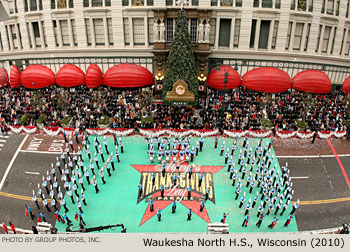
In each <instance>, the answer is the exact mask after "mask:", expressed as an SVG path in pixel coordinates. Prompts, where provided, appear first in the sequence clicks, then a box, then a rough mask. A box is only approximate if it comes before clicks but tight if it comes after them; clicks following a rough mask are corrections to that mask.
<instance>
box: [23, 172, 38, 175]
mask: <svg viewBox="0 0 350 252" xmlns="http://www.w3.org/2000/svg"><path fill="white" fill-rule="evenodd" d="M24 173H27V174H34V175H40V173H39V172H29V171H26V172H24Z"/></svg>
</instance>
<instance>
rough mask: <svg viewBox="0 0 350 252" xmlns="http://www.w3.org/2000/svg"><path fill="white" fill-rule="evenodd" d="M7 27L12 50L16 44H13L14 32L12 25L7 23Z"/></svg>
mask: <svg viewBox="0 0 350 252" xmlns="http://www.w3.org/2000/svg"><path fill="white" fill-rule="evenodd" d="M6 27H7V36H8V38H9V41H10V46H9V48H10V50H11V51H12V50H13V49H14V46H13V38H12V32H11V28H10V25H6Z"/></svg>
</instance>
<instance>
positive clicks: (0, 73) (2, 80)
mask: <svg viewBox="0 0 350 252" xmlns="http://www.w3.org/2000/svg"><path fill="white" fill-rule="evenodd" d="M8 78H9V76H8V74H7V72H6V70H5V69H3V68H2V67H0V87H4V86H6V84H7V80H8Z"/></svg>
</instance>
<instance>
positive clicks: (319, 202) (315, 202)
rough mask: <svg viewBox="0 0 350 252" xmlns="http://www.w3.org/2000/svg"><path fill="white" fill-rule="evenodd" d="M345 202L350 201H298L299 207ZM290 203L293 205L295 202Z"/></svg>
mask: <svg viewBox="0 0 350 252" xmlns="http://www.w3.org/2000/svg"><path fill="white" fill-rule="evenodd" d="M346 201H350V197H347V198H336V199H326V200H310V201H299V205H322V204H330V203H339V202H346ZM292 203H295V201H293V202H292Z"/></svg>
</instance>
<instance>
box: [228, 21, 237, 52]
mask: <svg viewBox="0 0 350 252" xmlns="http://www.w3.org/2000/svg"><path fill="white" fill-rule="evenodd" d="M235 28H236V18H232V19H231V33H230V44H229V48H230V50H232V49H233V43H234V35H235Z"/></svg>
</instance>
